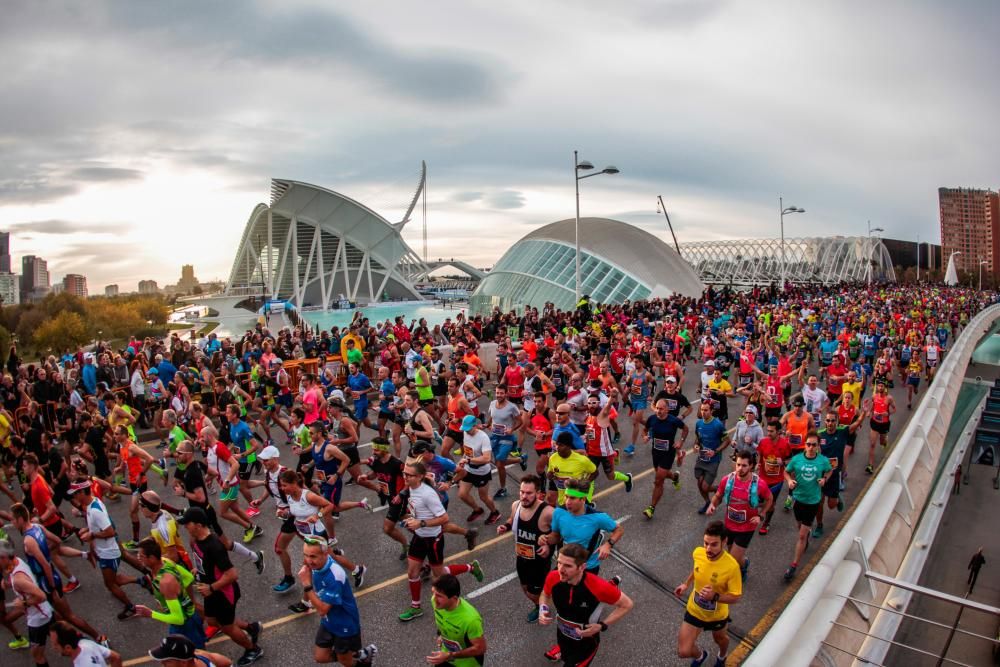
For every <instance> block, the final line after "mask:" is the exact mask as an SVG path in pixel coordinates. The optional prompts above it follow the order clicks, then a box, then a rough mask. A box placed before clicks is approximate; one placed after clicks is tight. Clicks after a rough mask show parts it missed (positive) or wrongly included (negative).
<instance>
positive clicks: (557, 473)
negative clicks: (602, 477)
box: [547, 452, 597, 505]
mask: <svg viewBox="0 0 1000 667" xmlns="http://www.w3.org/2000/svg"><path fill="white" fill-rule="evenodd" d="M547 470H548V472H550V473H552V476H553V477H554V478H555V484H556V488H557V489H558V490H559V500H558V503H559V504H560V505H562V504H563V500H564V499H565V497H566V481H567V480H570V479H587V478H588V477H590V476H591V475H593V474H594V472H596V471H597V466H596V465H594V462H593V461H591V460H590V459H589V458H587V457H586V456H584V455H583V454H578V453H576V452H573V453H571V454H570V455H569V458H566V459H564V458H563V457H561V456H559V455H558V454H552V456H550V457H549V466H548V468H547ZM593 493H594V485H593V483H591V485H590V492H589V494H588V495H590V496H591V497H592V496H593Z"/></svg>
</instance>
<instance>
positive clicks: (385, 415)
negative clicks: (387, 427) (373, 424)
mask: <svg viewBox="0 0 1000 667" xmlns="http://www.w3.org/2000/svg"><path fill="white" fill-rule="evenodd" d="M383 419H385V420H386V421H391V422H396V413H395V412H390V411H388V410H379V411H378V420H379V421H382V420H383Z"/></svg>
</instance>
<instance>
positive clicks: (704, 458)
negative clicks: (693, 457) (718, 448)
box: [698, 449, 715, 463]
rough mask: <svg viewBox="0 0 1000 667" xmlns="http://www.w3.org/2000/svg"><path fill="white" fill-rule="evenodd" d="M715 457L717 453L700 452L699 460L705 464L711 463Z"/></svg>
mask: <svg viewBox="0 0 1000 667" xmlns="http://www.w3.org/2000/svg"><path fill="white" fill-rule="evenodd" d="M713 456H715V451H711V453H709V450H707V449H700V450H698V460H699V461H701V462H703V463H711V461H712V457H713Z"/></svg>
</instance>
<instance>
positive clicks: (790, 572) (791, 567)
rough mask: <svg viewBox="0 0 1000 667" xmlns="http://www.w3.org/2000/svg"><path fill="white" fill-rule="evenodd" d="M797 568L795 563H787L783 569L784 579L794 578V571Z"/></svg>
mask: <svg viewBox="0 0 1000 667" xmlns="http://www.w3.org/2000/svg"><path fill="white" fill-rule="evenodd" d="M798 569H799V568H798V567H797V566H795V565H789V566H788V569H787V570H785V574H784V575H783V576H784V579H785V581H791V580H792V579H794V578H795V571H796V570H798Z"/></svg>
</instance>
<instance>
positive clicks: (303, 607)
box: [288, 601, 312, 614]
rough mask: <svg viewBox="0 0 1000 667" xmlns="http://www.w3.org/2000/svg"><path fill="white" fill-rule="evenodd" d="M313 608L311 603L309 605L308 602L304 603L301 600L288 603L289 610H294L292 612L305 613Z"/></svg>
mask: <svg viewBox="0 0 1000 667" xmlns="http://www.w3.org/2000/svg"><path fill="white" fill-rule="evenodd" d="M311 608H312V607H310V606H309V605H307V604H305V603H303V602H301V601H300V602H296V603H295V604H290V605H288V609H289V611H292V612H294V613H296V614H304V613H306V612H307V611H309V610H310V609H311Z"/></svg>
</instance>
